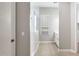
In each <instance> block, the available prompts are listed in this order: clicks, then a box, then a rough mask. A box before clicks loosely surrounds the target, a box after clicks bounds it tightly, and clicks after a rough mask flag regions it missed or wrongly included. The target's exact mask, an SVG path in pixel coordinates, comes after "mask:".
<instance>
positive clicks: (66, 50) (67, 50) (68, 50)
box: [58, 49, 77, 53]
mask: <svg viewBox="0 0 79 59" xmlns="http://www.w3.org/2000/svg"><path fill="white" fill-rule="evenodd" d="M58 51H65V52H73V53H77V52H76V51H75V50H72V49H58Z"/></svg>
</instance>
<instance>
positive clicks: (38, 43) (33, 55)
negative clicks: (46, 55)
mask: <svg viewBox="0 0 79 59" xmlns="http://www.w3.org/2000/svg"><path fill="white" fill-rule="evenodd" d="M38 48H39V43H38V45H37V47H36V49H35V51H34V55H33V56H35V54H36V53H37V51H38Z"/></svg>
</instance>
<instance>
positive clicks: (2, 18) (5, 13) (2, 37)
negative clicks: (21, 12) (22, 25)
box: [0, 2, 15, 56]
mask: <svg viewBox="0 0 79 59" xmlns="http://www.w3.org/2000/svg"><path fill="white" fill-rule="evenodd" d="M14 11H15V10H14V3H11V2H0V56H10V55H15V40H14V39H15V24H14V23H15V15H14V14H15V13H14ZM12 39H13V40H12Z"/></svg>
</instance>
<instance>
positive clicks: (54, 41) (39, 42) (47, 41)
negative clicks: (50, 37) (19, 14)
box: [39, 41, 55, 43]
mask: <svg viewBox="0 0 79 59" xmlns="http://www.w3.org/2000/svg"><path fill="white" fill-rule="evenodd" d="M39 43H55V41H39Z"/></svg>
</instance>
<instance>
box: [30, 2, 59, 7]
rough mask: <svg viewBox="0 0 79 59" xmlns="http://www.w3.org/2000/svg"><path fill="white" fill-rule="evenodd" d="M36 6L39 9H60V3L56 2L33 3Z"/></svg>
mask: <svg viewBox="0 0 79 59" xmlns="http://www.w3.org/2000/svg"><path fill="white" fill-rule="evenodd" d="M31 3H32V4H33V5H34V6H37V7H55V8H58V6H59V3H55V2H31Z"/></svg>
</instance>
